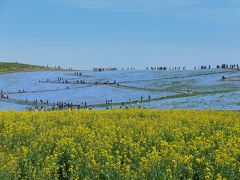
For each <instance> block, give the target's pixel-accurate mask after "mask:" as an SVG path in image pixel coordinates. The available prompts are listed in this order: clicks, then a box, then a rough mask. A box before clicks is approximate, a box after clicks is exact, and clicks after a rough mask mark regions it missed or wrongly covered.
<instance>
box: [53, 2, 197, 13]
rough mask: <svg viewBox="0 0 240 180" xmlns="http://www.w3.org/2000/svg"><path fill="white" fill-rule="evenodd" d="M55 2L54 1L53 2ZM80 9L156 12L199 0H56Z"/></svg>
mask: <svg viewBox="0 0 240 180" xmlns="http://www.w3.org/2000/svg"><path fill="white" fill-rule="evenodd" d="M55 1H56V0H55ZM58 1H60V2H62V3H66V4H70V5H74V6H77V7H81V8H92V9H108V10H124V9H125V10H126V9H127V10H138V9H140V10H145V11H146V10H157V9H161V8H164V7H169V6H171V7H184V6H189V5H194V4H198V3H199V2H201V1H199V0H58Z"/></svg>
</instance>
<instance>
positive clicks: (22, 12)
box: [0, 0, 240, 69]
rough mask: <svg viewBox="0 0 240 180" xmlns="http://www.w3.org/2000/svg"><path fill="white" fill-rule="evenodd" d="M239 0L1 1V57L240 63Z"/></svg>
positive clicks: (75, 62)
mask: <svg viewBox="0 0 240 180" xmlns="http://www.w3.org/2000/svg"><path fill="white" fill-rule="evenodd" d="M239 19H240V0H228V1H226V0H41V1H40V0H39V1H37V0H21V1H20V0H0V23H1V24H0V61H18V62H23V63H32V64H41V65H46V64H49V65H52V66H54V65H61V66H64V67H68V66H73V67H75V68H78V69H91V68H92V67H96V66H102V67H109V66H117V67H128V66H130V67H132V66H134V67H137V68H145V67H146V66H161V65H162V66H178V65H185V66H189V67H193V66H196V65H201V64H220V63H238V62H240V61H239V60H240V20H239Z"/></svg>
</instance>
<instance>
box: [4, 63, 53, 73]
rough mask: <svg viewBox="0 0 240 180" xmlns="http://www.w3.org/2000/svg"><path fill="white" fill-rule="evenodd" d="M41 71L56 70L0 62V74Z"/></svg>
mask: <svg viewBox="0 0 240 180" xmlns="http://www.w3.org/2000/svg"><path fill="white" fill-rule="evenodd" d="M41 70H56V69H55V68H50V67H46V66H37V65H30V64H21V63H11V62H0V73H1V72H20V71H41Z"/></svg>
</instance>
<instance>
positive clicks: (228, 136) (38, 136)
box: [0, 109, 240, 179]
mask: <svg viewBox="0 0 240 180" xmlns="http://www.w3.org/2000/svg"><path fill="white" fill-rule="evenodd" d="M57 178H60V179H239V178H240V112H232V111H195V110H188V111H181V110H166V111H155V110H137V109H128V110H109V111H72V112H67V111H55V112H0V179H57Z"/></svg>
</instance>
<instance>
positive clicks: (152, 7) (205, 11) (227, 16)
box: [53, 0, 240, 22]
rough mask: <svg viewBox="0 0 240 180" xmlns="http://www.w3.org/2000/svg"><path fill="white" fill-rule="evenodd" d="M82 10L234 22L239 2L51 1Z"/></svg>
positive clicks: (185, 0)
mask: <svg viewBox="0 0 240 180" xmlns="http://www.w3.org/2000/svg"><path fill="white" fill-rule="evenodd" d="M53 1H56V2H58V3H59V2H61V3H64V4H67V5H70V6H74V7H79V8H83V9H92V10H100V11H111V12H142V13H159V14H164V15H168V16H177V17H188V18H194V17H202V18H207V19H209V20H217V21H225V22H227V21H231V22H233V21H234V22H236V21H237V19H239V18H240V0H227V1H226V0H53Z"/></svg>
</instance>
